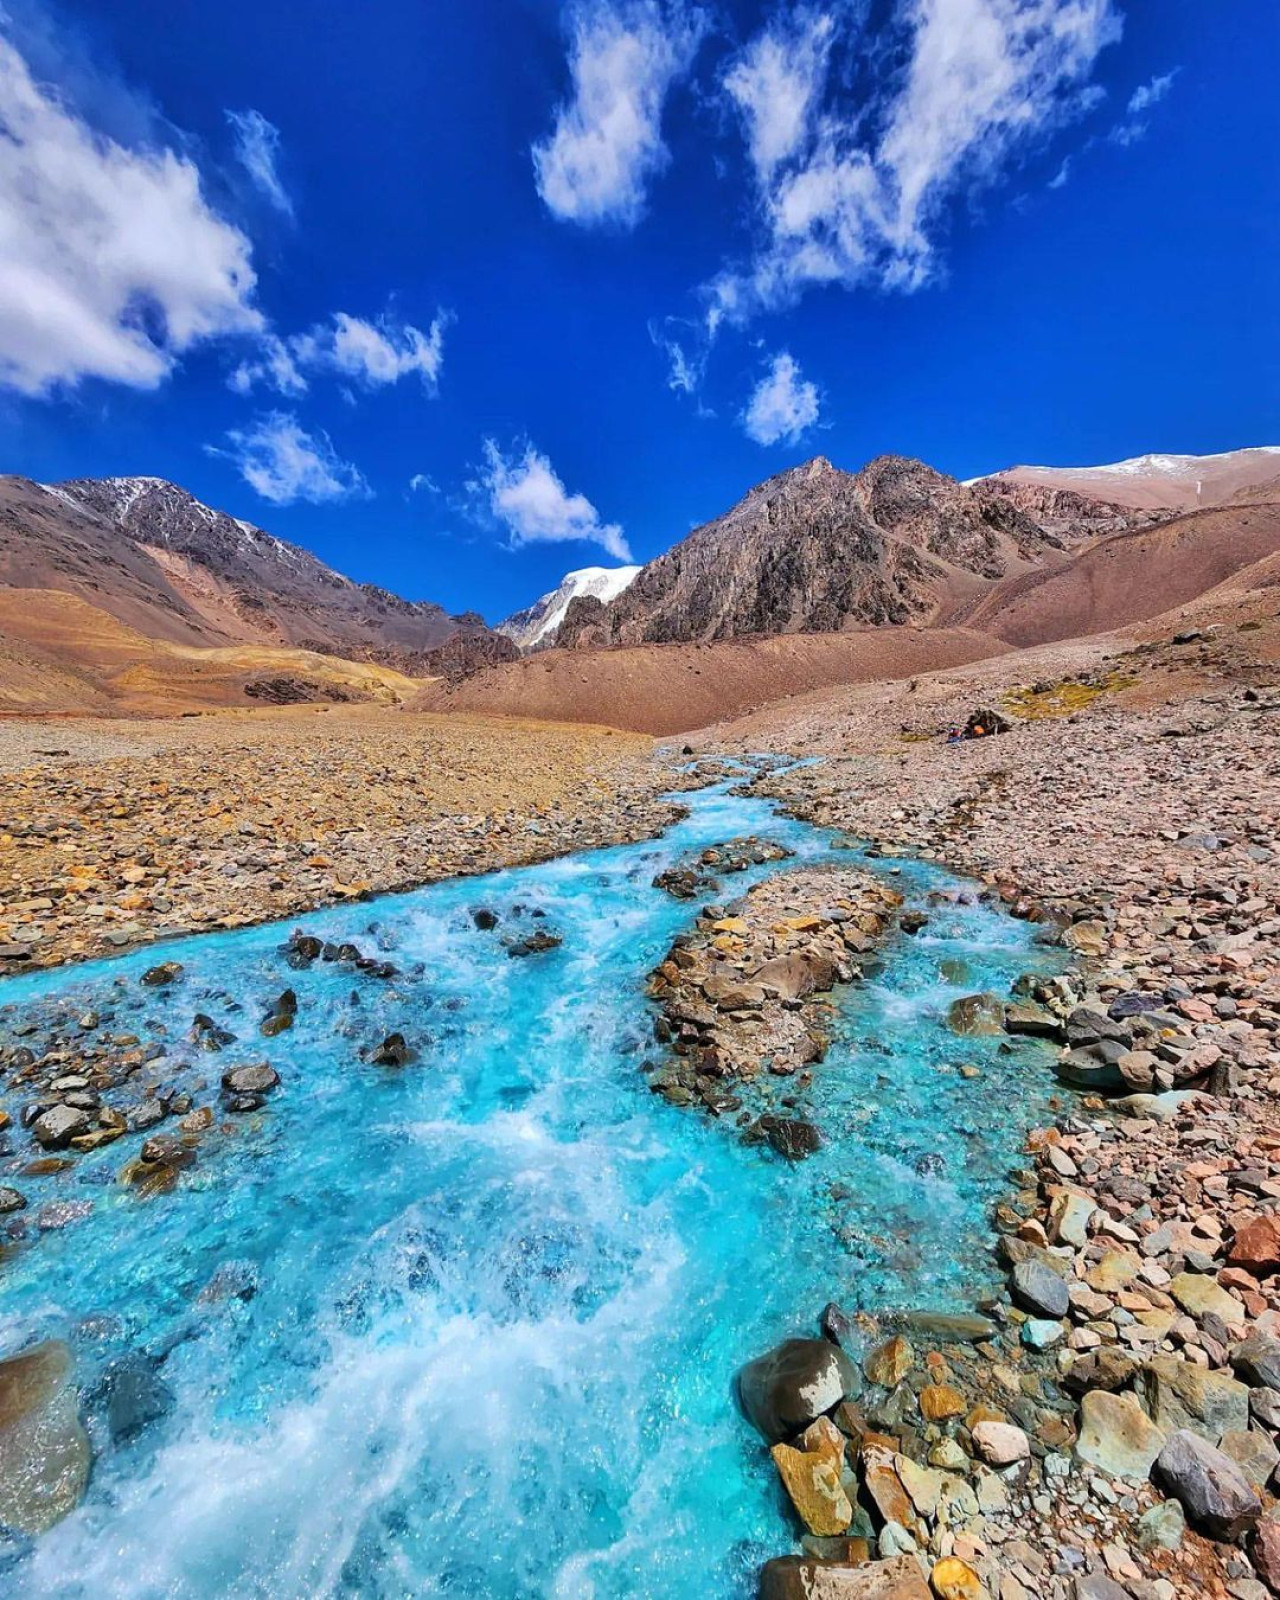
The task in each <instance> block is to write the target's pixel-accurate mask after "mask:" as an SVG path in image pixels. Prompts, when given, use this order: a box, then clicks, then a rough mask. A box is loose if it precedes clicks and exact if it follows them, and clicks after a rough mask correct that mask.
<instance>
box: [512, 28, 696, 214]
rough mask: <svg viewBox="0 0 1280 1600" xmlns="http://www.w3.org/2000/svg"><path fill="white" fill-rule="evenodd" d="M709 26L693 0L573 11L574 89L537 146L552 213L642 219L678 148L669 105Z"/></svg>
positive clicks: (537, 167) (537, 165) (537, 166)
mask: <svg viewBox="0 0 1280 1600" xmlns="http://www.w3.org/2000/svg"><path fill="white" fill-rule="evenodd" d="M705 26H706V22H705V18H704V16H703V14H702V13H701V12H700V11H697V10H694V9H691V8H690V7H689V6H687V5H686V4H685V3H684V0H668V3H667V4H666V5H660V4H659V3H658V0H585V3H583V4H581V5H579V6H578V8H577V9H576V10H575V11H574V12H573V13H572V15H571V22H570V44H569V71H570V76H571V79H572V93H571V95H570V98H569V99H568V100H567V101H566V102H565V103H564V104H563V105H561V107H560V108H559V110H558V112H557V113H556V121H555V127H554V128H553V129H552V131H551V133H550V134H549V135H548V137H547V138H546V139H544V140H542V141H541V142H540V143H538V144H536V145H534V147H533V165H534V172H535V176H536V179H537V185H538V193H539V194H540V195H541V196H542V199H543V200H544V201H545V203H546V205H547V208H548V209H549V210H550V211H551V213H552V214H553V215H554V216H556V217H559V218H561V219H562V220H564V221H569V222H578V223H581V224H583V225H585V226H592V225H598V224H601V223H612V224H615V225H617V226H621V227H634V226H635V224H636V223H637V222H638V221H639V219H640V217H641V215H642V213H643V211H644V203H645V196H646V192H647V188H648V185H649V183H650V181H651V180H652V178H653V177H654V176H655V175H656V174H657V173H658V172H660V171H661V170H662V168H663V167H664V166H665V165H666V163H667V161H668V159H669V157H668V152H667V147H666V145H665V144H664V143H663V139H662V111H663V106H664V104H665V102H666V98H667V93H668V91H669V90H670V88H671V85H672V84H673V83H674V82H675V80H676V79H677V78H679V77H680V76H681V75H682V74H684V73H685V72H687V71H688V69H689V67H690V65H691V63H692V61H693V57H694V55H695V54H696V52H697V48H698V44H699V42H700V40H701V38H702V35H703V32H704V29H705Z"/></svg>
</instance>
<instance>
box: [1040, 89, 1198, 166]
mask: <svg viewBox="0 0 1280 1600" xmlns="http://www.w3.org/2000/svg"><path fill="white" fill-rule="evenodd" d="M1181 71H1182V68H1181V67H1174V68H1173V70H1172V71H1171V72H1166V73H1163V74H1161V75H1160V76H1158V77H1155V78H1152V79H1151V80H1150V82H1149V83H1141V84H1139V85H1138V87H1137V88H1136V89H1135V90H1134V91H1133V93H1132V94H1131V95H1130V96H1129V99H1128V101H1127V102H1126V104H1125V108H1124V115H1123V116H1122V117H1121V119H1120V121H1119V122H1117V123H1115V124H1114V126H1112V127H1111V128H1109V129H1108V130H1107V132H1106V133H1098V134H1094V135H1093V137H1092V138H1089V139H1086V140H1085V142H1084V143H1083V144H1082V145H1081V146H1080V148H1079V149H1078V150H1077V151H1075V152H1073V153H1072V154H1071V155H1069V156H1067V157H1065V158H1064V160H1063V162H1062V165H1061V166H1060V167H1059V168H1058V170H1057V172H1056V173H1055V174H1054V175H1053V177H1052V178H1050V179H1049V185H1048V186H1049V188H1050V189H1061V188H1063V187H1064V186H1065V185H1066V184H1067V183H1069V182H1070V180H1071V175H1072V173H1073V172H1074V171H1075V164H1076V162H1077V160H1078V159H1079V158H1080V157H1081V156H1084V155H1086V154H1087V153H1088V152H1089V151H1091V150H1094V149H1096V148H1097V147H1098V146H1099V145H1104V144H1112V145H1119V147H1120V148H1121V149H1122V150H1127V149H1128V148H1129V146H1130V145H1135V144H1138V143H1139V142H1140V141H1141V140H1143V139H1145V138H1146V136H1147V131H1148V126H1149V124H1148V121H1147V117H1148V113H1149V112H1150V111H1151V110H1152V108H1153V107H1154V106H1158V105H1159V104H1160V102H1161V101H1162V100H1163V99H1164V98H1165V96H1166V95H1167V94H1168V93H1169V91H1170V89H1172V88H1173V82H1174V79H1175V78H1176V77H1177V76H1178V74H1179V73H1180V72H1181Z"/></svg>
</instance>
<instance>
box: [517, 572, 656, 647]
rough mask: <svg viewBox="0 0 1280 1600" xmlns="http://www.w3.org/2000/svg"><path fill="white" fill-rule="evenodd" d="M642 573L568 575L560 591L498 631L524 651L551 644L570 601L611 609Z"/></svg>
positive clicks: (554, 590) (535, 603)
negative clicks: (592, 601) (600, 604)
mask: <svg viewBox="0 0 1280 1600" xmlns="http://www.w3.org/2000/svg"><path fill="white" fill-rule="evenodd" d="M639 571H640V568H639V567H580V568H579V569H578V571H577V572H567V573H566V574H565V576H564V578H563V579H562V581H561V583H560V586H559V587H558V588H556V589H552V590H551V592H550V593H549V594H544V595H543V596H542V598H541V599H539V600H535V601H534V603H533V604H532V605H531V606H528V607H526V609H525V610H523V611H517V612H515V613H514V615H512V616H510V617H508V618H507V620H506V621H505V622H500V623H499V624H498V626H497V629H496V630H495V631H496V632H498V633H504V634H506V636H507V638H508V639H510V640H511V641H512V642H513V643H514V644H518V645H519V646H520V648H521V649H522V650H535V649H537V647H538V646H539V645H541V644H550V643H551V642H552V641H553V640H554V638H555V634H556V629H557V628H559V626H560V624H561V623H562V622H563V621H564V616H565V612H566V611H568V609H569V603H570V601H573V600H576V599H577V598H578V597H579V596H581V595H585V596H588V597H590V598H592V599H595V600H600V601H603V603H604V604H605V605H608V604H609V602H610V601H611V600H616V599H617V598H618V596H619V595H620V594H622V593H623V592H624V590H626V589H627V588H628V587H629V586H630V584H631V583H632V581H633V580H634V578H635V576H636V574H637V573H638V572H639Z"/></svg>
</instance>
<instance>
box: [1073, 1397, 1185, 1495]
mask: <svg viewBox="0 0 1280 1600" xmlns="http://www.w3.org/2000/svg"><path fill="white" fill-rule="evenodd" d="M1164 1442H1165V1436H1164V1434H1163V1433H1162V1432H1161V1431H1160V1429H1159V1428H1157V1427H1156V1425H1155V1423H1154V1422H1152V1420H1151V1418H1150V1417H1149V1416H1148V1415H1147V1414H1146V1412H1145V1411H1144V1410H1143V1409H1142V1407H1141V1406H1140V1405H1139V1404H1138V1399H1137V1396H1136V1395H1134V1394H1129V1393H1125V1394H1111V1393H1109V1392H1108V1391H1107V1390H1106V1389H1091V1390H1090V1391H1089V1393H1088V1394H1086V1395H1085V1397H1084V1399H1083V1400H1082V1401H1081V1403H1080V1437H1079V1439H1078V1440H1077V1441H1076V1454H1077V1455H1078V1456H1079V1457H1080V1459H1081V1460H1082V1461H1087V1462H1088V1463H1089V1465H1090V1466H1091V1467H1097V1468H1098V1470H1099V1471H1100V1472H1105V1473H1106V1474H1107V1476H1108V1477H1111V1478H1134V1479H1142V1478H1146V1477H1148V1476H1149V1475H1150V1472H1151V1466H1152V1463H1153V1462H1154V1461H1155V1459H1156V1457H1157V1456H1158V1455H1159V1453H1160V1450H1161V1447H1162V1446H1163V1445H1164Z"/></svg>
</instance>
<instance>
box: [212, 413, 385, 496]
mask: <svg viewBox="0 0 1280 1600" xmlns="http://www.w3.org/2000/svg"><path fill="white" fill-rule="evenodd" d="M226 438H227V443H226V446H220V445H206V446H205V449H206V450H207V451H208V452H209V454H210V455H214V456H223V457H225V458H226V459H228V460H230V461H232V462H234V463H235V465H236V467H237V469H238V470H239V473H240V476H241V477H242V478H243V479H244V481H245V482H246V483H247V484H248V485H249V486H250V488H252V489H255V490H256V491H257V492H258V493H259V494H260V495H261V496H262V498H263V499H264V500H270V501H271V503H272V504H273V505H277V506H287V505H292V504H293V503H294V502H295V501H298V500H306V501H309V502H310V503H312V504H313V505H318V504H321V503H322V502H324V501H326V500H347V499H350V498H352V497H354V496H365V495H368V494H370V493H371V490H370V488H369V485H368V484H367V483H366V482H365V480H364V477H363V475H362V474H361V472H360V470H359V469H358V468H357V467H355V466H354V465H353V464H352V463H351V462H350V461H344V460H342V458H341V457H340V456H339V455H338V453H337V451H336V450H335V449H334V448H333V444H332V442H331V441H330V439H329V436H328V434H326V433H321V432H316V433H308V432H307V430H306V429H305V428H303V427H302V425H301V424H300V423H299V421H298V419H297V417H296V416H294V415H293V414H292V413H291V412H287V411H269V412H267V413H266V414H265V415H263V416H260V417H257V418H256V419H255V420H254V422H253V424H252V425H251V426H250V427H248V428H243V429H241V428H233V429H231V430H230V432H228V434H227V436H226Z"/></svg>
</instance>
